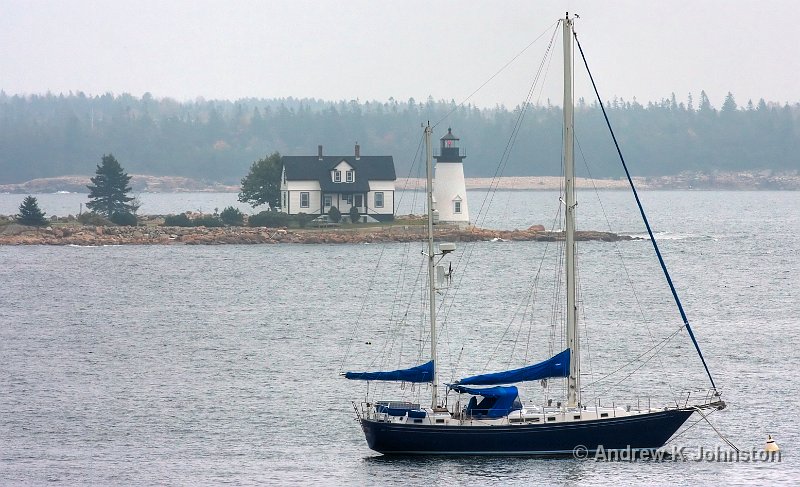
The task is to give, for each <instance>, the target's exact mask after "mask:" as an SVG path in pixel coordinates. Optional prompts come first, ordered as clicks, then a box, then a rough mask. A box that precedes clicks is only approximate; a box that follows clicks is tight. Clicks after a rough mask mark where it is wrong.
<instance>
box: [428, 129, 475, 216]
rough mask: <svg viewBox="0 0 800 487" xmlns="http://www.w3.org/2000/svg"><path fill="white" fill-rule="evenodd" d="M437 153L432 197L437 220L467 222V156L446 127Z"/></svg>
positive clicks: (450, 130)
mask: <svg viewBox="0 0 800 487" xmlns="http://www.w3.org/2000/svg"><path fill="white" fill-rule="evenodd" d="M439 141H440V142H441V145H440V147H439V155H437V156H434V157H435V158H436V182H435V184H434V186H433V197H434V199H435V201H436V210H437V212H438V213H439V221H440V222H442V223H457V224H459V225H468V224H469V205H467V187H466V185H465V184H464V164H463V163H462V162H461V161H463V160H464V158H465V157H467V156H466V155H465V154H462V153H461V150H460V149H459V148H458V141H459V138H458V137H456V136H455V135H453V130H452V129H450V128H448V129H447V135H445V136H444V137H442V138H441V139H439Z"/></svg>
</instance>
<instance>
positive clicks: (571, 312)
mask: <svg viewBox="0 0 800 487" xmlns="http://www.w3.org/2000/svg"><path fill="white" fill-rule="evenodd" d="M572 35H573V19H570V18H569V13H567V14H566V16H565V18H564V191H565V195H564V196H565V204H566V207H567V209H566V229H565V235H566V237H565V242H566V256H565V257H566V273H567V346H568V347H569V354H570V361H569V377H568V378H567V406H568V407H575V406H578V405H580V400H581V398H580V394H581V392H580V387H581V363H580V362H581V359H580V347H579V337H578V321H577V286H576V281H575V208H576V206H577V202H576V200H575V153H574V140H575V135H574V129H575V122H574V113H573V97H572Z"/></svg>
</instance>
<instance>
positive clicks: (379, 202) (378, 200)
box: [375, 191, 383, 208]
mask: <svg viewBox="0 0 800 487" xmlns="http://www.w3.org/2000/svg"><path fill="white" fill-rule="evenodd" d="M375 208H383V191H377V192H376V193H375Z"/></svg>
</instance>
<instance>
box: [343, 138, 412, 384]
mask: <svg viewBox="0 0 800 487" xmlns="http://www.w3.org/2000/svg"><path fill="white" fill-rule="evenodd" d="M422 143H423V138H422V137H421V136H420V141H419V144H418V145H417V149H416V151H415V153H414V159H413V160H412V162H411V167H410V168H409V175H410V174H411V172H412V171H413V170H414V167H415V166H416V165H417V161H418V156H419V154H420V147H422ZM410 179H411V178H408V177H407V178H406V184H405V186H404V187H403V191H402V193H401V196H400V200H399V201H398V204H400V203H401V202H402V199H403V197H404V196H405V193H406V187H407V186H408V184H409V181H410ZM389 231H390V232H391V227H390V230H389ZM386 248H387V246H386V245H382V246H381V251H380V253H379V255H378V258H377V260H376V263H375V268H374V270H373V272H372V275H371V276H370V280H369V282H368V283H367V292H366V293H365V296H364V299H363V300H362V302H361V307H360V308H359V311H358V314H357V315H356V319H355V320H354V321H353V326H352V327H351V328H350V333H348V335H349V337H350V339H349V340H348V342H347V346H346V347H345V351H344V354H343V355H342V361H341V364H340V366H339V371H340V372H344V366H345V363H346V362H347V359H348V358H349V355H350V352H351V350H352V347H353V342H354V341H355V330H356V328H357V327H358V326H359V324H361V320H362V317H363V315H364V312H365V310H366V308H367V302H368V299H367V298H368V297H369V294H370V292H371V291H372V287H373V285H374V283H375V280H376V278H377V276H378V275H379V273H378V270H379V269H380V266H381V262H382V261H383V256H384V253H385V252H386Z"/></svg>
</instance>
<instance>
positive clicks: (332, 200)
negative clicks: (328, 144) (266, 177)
mask: <svg viewBox="0 0 800 487" xmlns="http://www.w3.org/2000/svg"><path fill="white" fill-rule="evenodd" d="M281 163H282V164H283V174H282V177H281V211H283V212H284V213H288V214H290V215H297V214H298V213H305V214H307V215H327V214H328V211H329V210H330V209H331V207H332V206H335V207H336V208H338V209H339V211H340V212H341V213H342V215H347V214H348V213H349V212H350V207H352V206H355V207H356V208H358V213H359V214H360V215H361V221H367V222H372V221H391V220H394V191H395V188H394V183H395V180H396V179H397V176H396V175H395V170H394V159H393V158H392V156H362V155H361V148H360V147H359V145H358V144H356V146H355V153H354V154H353V155H351V156H324V155H323V154H322V146H319V148H318V151H317V155H316V156H283V157H281Z"/></svg>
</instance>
